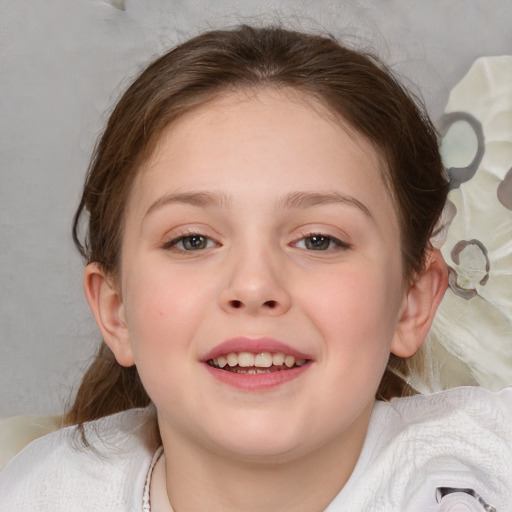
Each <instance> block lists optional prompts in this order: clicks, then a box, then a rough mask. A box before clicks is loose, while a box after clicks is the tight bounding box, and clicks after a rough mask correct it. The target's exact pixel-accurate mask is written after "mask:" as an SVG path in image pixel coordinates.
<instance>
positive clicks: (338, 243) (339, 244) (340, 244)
mask: <svg viewBox="0 0 512 512" xmlns="http://www.w3.org/2000/svg"><path fill="white" fill-rule="evenodd" d="M316 237H318V238H319V239H322V240H323V241H325V240H328V241H329V243H328V246H327V247H326V248H325V249H318V248H317V249H311V248H308V247H307V246H306V247H298V244H299V242H302V241H304V242H305V244H307V242H306V240H310V239H313V238H316ZM331 244H334V247H331ZM291 245H292V246H293V247H298V248H299V249H304V250H308V251H318V252H325V251H329V250H330V251H333V250H334V251H336V250H347V249H350V248H351V247H352V246H351V244H349V243H347V242H344V241H343V240H340V239H339V238H336V237H334V236H330V235H324V234H323V233H307V234H304V235H302V237H301V238H299V239H298V240H297V241H296V242H293V243H292V244H291Z"/></svg>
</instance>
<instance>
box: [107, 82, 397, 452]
mask: <svg viewBox="0 0 512 512" xmlns="http://www.w3.org/2000/svg"><path fill="white" fill-rule="evenodd" d="M382 166H383V162H382V159H381V158H380V156H379V154H378V153H377V151H376V150H375V149H374V148H373V146H372V145H371V144H370V143H369V142H367V141H366V140H365V139H363V138H362V137H360V136H358V135H357V134H356V133H354V132H353V131H350V129H347V130H344V129H343V128H341V127H340V126H339V125H338V124H336V123H334V122H333V121H332V120H330V119H329V118H328V116H327V115H323V114H322V109H321V108H320V107H319V106H316V107H315V108H313V107H312V106H310V105H308V104H307V103H306V101H305V99H304V98H302V97H300V96H299V95H298V94H296V93H293V92H290V91H288V92H286V91H285V92H283V91H281V92H276V91H260V92H259V93H258V94H256V95H253V96H249V95H247V94H242V93H239V94H232V95H228V96H226V97H223V98H221V99H217V100H215V101H213V102H211V103H209V104H208V105H206V106H203V107H201V108H200V109H198V110H197V111H195V112H193V113H190V114H188V115H186V116H185V117H184V118H182V119H181V120H180V121H178V122H176V123H175V124H174V125H172V126H171V127H170V128H169V129H168V130H167V132H165V133H164V135H163V137H162V139H161V141H160V144H159V146H158V148H157V150H156V151H155V154H154V155H153V157H152V158H151V160H150V161H149V162H147V164H146V165H145V166H144V168H143V169H142V170H141V172H140V173H139V174H138V177H137V179H136V181H135V183H134V186H133V189H132V192H131V196H130V198H129V202H128V208H127V214H126V225H125V231H124V238H123V247H122V265H121V276H120V289H121V297H122V305H121V307H120V319H121V328H120V331H119V333H120V334H119V333H118V335H117V341H116V343H114V344H113V345H114V352H115V353H116V355H117V357H118V360H119V361H120V362H122V363H123V364H126V365H129V364H132V363H133V362H135V364H136V365H137V368H138V371H139V373H140V376H141V379H142V382H143V384H144V386H145V388H146V390H147V392H148V394H149V396H150V397H151V399H152V400H153V401H154V403H155V405H156V407H157V410H158V415H159V424H160V429H161V433H162V438H163V439H164V443H165V441H166V439H169V440H173V439H174V440H176V439H186V440H188V441H189V442H191V443H193V444H194V445H195V446H200V447H202V448H206V449H208V450H210V451H212V450H213V451H214V452H215V453H223V454H231V455H238V456H243V457H244V458H247V457H249V458H251V457H256V458H258V457H269V456H271V457H278V458H280V459H281V460H282V459H290V458H293V457H298V456H301V455H304V454H306V453H310V452H312V451H314V450H315V449H318V448H319V447H324V446H327V445H329V444H332V443H342V444H343V443H344V444H345V445H347V446H349V445H350V443H352V444H354V439H359V438H360V439H359V440H358V441H357V442H355V445H357V444H358V443H359V441H361V442H362V438H364V434H365V431H366V426H367V423H368V419H369V414H370V412H371V408H372V404H373V402H374V395H375V392H376V389H377V387H378V385H379V382H380V379H381V376H382V374H383V372H384V369H385V366H386V363H387V360H388V357H389V353H390V351H392V350H395V351H396V348H397V347H398V346H399V344H400V337H401V336H400V328H401V327H400V326H401V316H402V315H403V309H404V302H405V300H404V287H403V282H402V263H401V252H400V244H399V227H398V221H397V217H396V214H395V212H394V209H393V205H392V202H391V200H390V197H389V195H388V193H387V191H386V187H385V185H384V182H383V178H382ZM111 345H112V344H111ZM398 351H399V350H398ZM226 361H227V362H226ZM231 365H234V366H231Z"/></svg>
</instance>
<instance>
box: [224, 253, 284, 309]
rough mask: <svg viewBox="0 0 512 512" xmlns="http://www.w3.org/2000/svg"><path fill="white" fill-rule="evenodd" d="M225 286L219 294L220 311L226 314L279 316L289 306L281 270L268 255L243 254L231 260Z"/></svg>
mask: <svg viewBox="0 0 512 512" xmlns="http://www.w3.org/2000/svg"><path fill="white" fill-rule="evenodd" d="M233 260H235V261H231V262H230V270H229V273H228V274H229V275H228V278H227V279H226V283H227V284H226V286H225V288H224V289H223V290H222V291H221V293H220V303H221V307H222V309H224V311H226V312H227V313H230V314H248V315H253V316H257V315H269V316H279V315H282V314H284V313H286V312H287V311H288V310H289V309H290V306H291V296H290V293H289V290H288V287H287V286H286V284H285V281H286V277H285V273H286V272H285V269H284V268H283V264H284V263H285V262H280V261H279V257H278V256H276V255H272V254H270V251H269V252H266V253H264V252H263V251H258V252H257V253H255V252H253V251H246V252H244V253H243V254H237V255H234V256H233Z"/></svg>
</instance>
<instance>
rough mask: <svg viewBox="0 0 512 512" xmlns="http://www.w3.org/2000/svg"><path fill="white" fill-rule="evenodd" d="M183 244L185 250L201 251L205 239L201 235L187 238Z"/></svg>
mask: <svg viewBox="0 0 512 512" xmlns="http://www.w3.org/2000/svg"><path fill="white" fill-rule="evenodd" d="M183 242H184V244H183V245H184V246H185V248H186V249H203V248H204V247H205V239H204V236H201V235H194V236H189V237H187V238H185V240H184V241H183Z"/></svg>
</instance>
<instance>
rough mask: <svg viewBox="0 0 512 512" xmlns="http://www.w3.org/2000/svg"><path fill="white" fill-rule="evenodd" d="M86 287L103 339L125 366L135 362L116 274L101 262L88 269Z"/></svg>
mask: <svg viewBox="0 0 512 512" xmlns="http://www.w3.org/2000/svg"><path fill="white" fill-rule="evenodd" d="M84 291H85V296H86V298H87V302H88V303H89V307H90V308H91V310H92V313H93V315H94V318H95V320H96V324H97V325H98V328H99V330H100V332H101V335H102V336H103V340H104V341H105V343H106V344H107V345H108V346H109V347H110V349H111V350H112V352H113V353H114V355H115V357H116V360H117V362H118V363H119V364H120V365H122V366H132V365H133V364H134V358H133V351H132V347H131V342H130V336H129V333H128V328H127V326H126V318H125V313H124V305H123V301H122V298H121V295H120V293H119V291H118V287H117V286H116V284H115V282H114V280H113V278H112V276H110V275H109V274H107V273H106V272H105V270H104V269H103V267H102V266H101V265H100V264H99V263H89V265H87V266H86V267H85V271H84Z"/></svg>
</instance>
